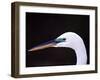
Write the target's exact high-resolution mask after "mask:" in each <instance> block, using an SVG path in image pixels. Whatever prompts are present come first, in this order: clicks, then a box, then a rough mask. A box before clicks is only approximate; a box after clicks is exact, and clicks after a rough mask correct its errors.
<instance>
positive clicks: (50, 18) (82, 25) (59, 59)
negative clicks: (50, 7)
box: [26, 12, 89, 67]
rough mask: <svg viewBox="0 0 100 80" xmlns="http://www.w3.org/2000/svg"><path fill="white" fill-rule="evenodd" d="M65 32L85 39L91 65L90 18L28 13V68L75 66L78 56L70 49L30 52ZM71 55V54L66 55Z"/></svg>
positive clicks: (86, 16)
mask: <svg viewBox="0 0 100 80" xmlns="http://www.w3.org/2000/svg"><path fill="white" fill-rule="evenodd" d="M65 32H75V33H76V34H78V35H79V36H81V38H82V39H83V41H84V43H85V46H86V50H87V56H88V61H87V64H89V16H88V15H71V14H70V15H69V14H48V13H29V12H27V13H26V67H34V66H55V65H74V64H76V55H75V52H74V50H72V49H70V48H48V49H44V50H39V51H34V52H28V50H29V49H30V48H32V47H34V46H37V45H39V44H41V43H44V42H46V41H49V40H53V39H55V38H57V37H58V36H60V35H61V34H63V33H65ZM66 53H70V54H66Z"/></svg>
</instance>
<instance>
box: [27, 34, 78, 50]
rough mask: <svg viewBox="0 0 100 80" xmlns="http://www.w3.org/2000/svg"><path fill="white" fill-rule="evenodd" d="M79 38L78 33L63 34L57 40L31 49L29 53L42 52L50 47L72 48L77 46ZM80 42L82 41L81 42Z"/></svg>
mask: <svg viewBox="0 0 100 80" xmlns="http://www.w3.org/2000/svg"><path fill="white" fill-rule="evenodd" d="M77 38H79V36H78V35H77V34H76V33H73V32H66V33H64V34H62V35H61V36H59V37H57V38H56V39H54V40H52V41H50V42H46V43H44V44H43V45H39V46H36V47H33V48H31V49H29V50H28V51H36V50H41V49H45V48H49V47H71V46H75V45H73V43H75V42H76V40H78V39H77ZM79 41H80V40H79Z"/></svg>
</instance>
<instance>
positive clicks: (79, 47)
mask: <svg viewBox="0 0 100 80" xmlns="http://www.w3.org/2000/svg"><path fill="white" fill-rule="evenodd" d="M74 45H75V44H74ZM73 49H74V50H75V52H76V57H77V63H76V64H77V65H84V64H86V63H87V53H86V48H85V45H84V43H83V42H81V43H80V44H76V46H74V48H73Z"/></svg>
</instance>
